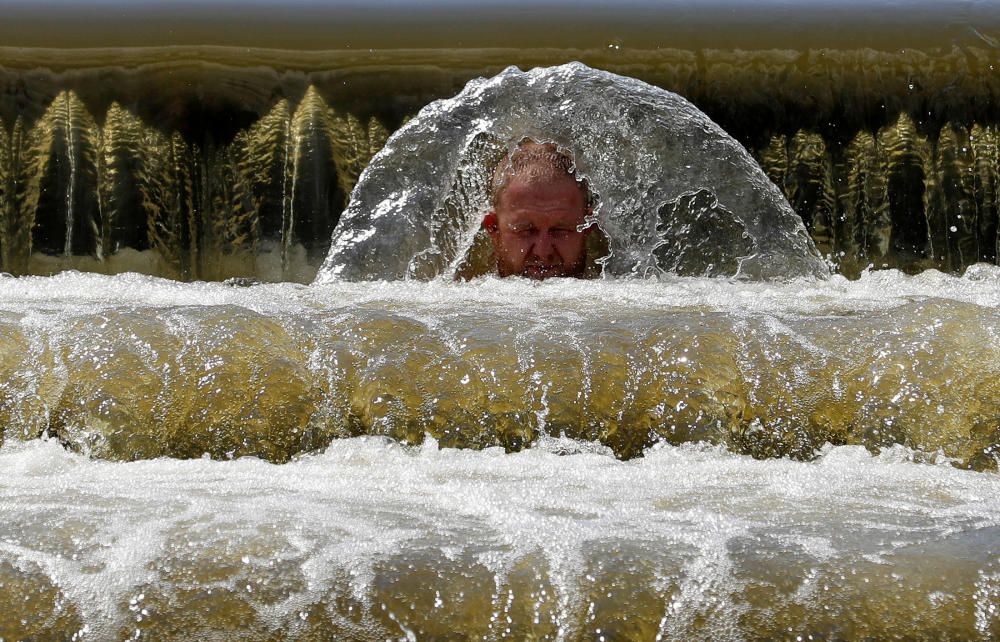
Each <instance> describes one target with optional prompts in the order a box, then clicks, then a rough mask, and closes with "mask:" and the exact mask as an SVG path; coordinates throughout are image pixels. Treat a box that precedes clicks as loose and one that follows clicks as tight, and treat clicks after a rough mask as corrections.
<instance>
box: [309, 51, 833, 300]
mask: <svg viewBox="0 0 1000 642" xmlns="http://www.w3.org/2000/svg"><path fill="white" fill-rule="evenodd" d="M525 136H527V137H531V138H533V139H535V140H546V141H554V142H556V143H558V144H560V145H561V146H563V147H564V148H566V149H568V150H569V151H571V152H573V153H574V157H575V160H576V164H577V169H578V171H579V172H580V173H582V174H583V175H585V176H586V177H587V178H588V180H589V181H590V184H591V187H592V189H593V190H594V191H595V192H596V194H597V196H598V201H597V205H596V207H595V213H594V216H595V218H596V221H597V223H598V225H599V226H600V227H601V228H602V229H603V230H604V232H605V233H606V235H607V237H608V241H609V245H610V254H609V255H608V256H607V257H605V258H604V259H603V268H604V275H605V276H628V275H639V276H647V275H650V274H655V273H672V274H691V275H706V276H719V275H725V276H739V277H748V278H788V277H795V276H823V275H826V274H827V273H828V268H827V266H826V265H825V264H824V263H823V261H822V259H821V258H820V256H819V254H818V252H817V251H816V249H815V247H814V246H813V244H812V241H811V240H810V239H809V236H808V234H807V233H806V230H805V227H804V226H803V224H802V221H801V219H799V217H798V216H797V215H796V214H795V212H794V211H793V210H792V209H791V207H790V206H789V205H788V203H787V201H785V199H784V197H783V196H782V195H781V193H780V192H779V190H778V188H777V187H776V186H775V185H774V184H773V183H771V182H770V181H769V180H768V179H767V177H766V176H765V175H764V173H763V171H762V170H761V169H760V167H759V166H758V165H757V164H756V163H755V162H754V161H753V159H752V158H751V157H750V155H749V154H748V153H747V151H746V150H745V149H744V148H743V147H742V146H741V145H740V144H739V143H738V142H736V141H735V140H734V139H733V138H732V137H730V136H729V135H728V134H726V133H725V132H724V131H723V130H722V129H721V128H720V127H719V126H718V125H716V124H715V123H713V122H712V121H711V120H710V119H709V118H708V117H707V116H706V115H705V114H704V113H702V112H701V111H699V110H698V109H697V108H695V107H694V106H693V105H692V104H691V103H689V102H688V101H687V100H685V99H684V98H682V97H680V96H678V95H676V94H673V93H671V92H668V91H665V90H662V89H659V88H656V87H653V86H651V85H648V84H646V83H643V82H641V81H638V80H635V79H632V78H625V77H622V76H618V75H615V74H612V73H608V72H604V71H599V70H595V69H591V68H589V67H587V66H585V65H583V64H581V63H569V64H566V65H562V66H559V67H551V68H540V69H533V70H531V71H528V72H523V71H521V70H519V69H517V68H516V67H511V68H508V69H507V70H505V71H504V72H503V73H500V74H498V75H497V76H494V77H493V78H489V79H478V80H475V81H472V82H470V83H469V84H468V85H467V86H466V88H465V89H464V91H462V92H461V93H460V94H459V95H457V96H456V97H454V98H452V99H449V100H440V101H436V102H434V103H432V104H430V105H428V106H427V107H426V108H425V109H424V110H423V111H421V112H420V114H419V115H418V116H417V117H416V118H414V119H413V120H412V121H410V123H408V124H407V125H406V126H405V127H403V128H402V129H401V130H399V131H398V132H397V133H396V134H395V135H393V137H392V138H391V139H390V140H389V142H388V143H387V144H386V146H385V147H384V148H383V149H382V150H381V151H380V152H379V153H378V154H376V156H375V157H374V158H373V159H372V162H371V164H370V165H369V166H368V168H367V169H366V170H365V172H364V174H363V175H362V176H361V179H360V180H359V182H358V185H357V187H356V188H355V190H354V192H353V194H352V196H351V202H350V204H349V205H348V207H347V209H346V210H345V212H344V214H343V215H342V216H341V220H340V224H339V225H338V227H337V229H336V230H335V231H334V237H333V243H332V245H331V249H330V254H329V256H328V257H327V259H326V262H325V264H324V266H323V268H322V269H321V271H320V274H319V275H318V277H317V281H318V282H327V281H331V280H337V279H347V280H365V279H399V278H407V277H415V278H431V277H435V276H438V275H441V274H449V273H450V272H452V271H454V270H455V269H456V267H457V264H458V263H459V262H460V261H461V260H462V259H463V257H464V255H465V252H466V251H467V250H468V248H469V247H470V245H471V244H472V239H473V236H474V234H475V232H476V229H477V227H478V224H479V221H480V218H481V216H482V214H483V213H484V212H485V210H486V207H487V194H486V191H487V184H488V179H487V176H488V174H489V166H490V164H491V159H492V162H493V163H495V162H496V160H497V158H498V157H499V155H502V153H503V149H504V145H505V144H515V143H516V141H519V140H521V139H522V138H523V137H525Z"/></svg>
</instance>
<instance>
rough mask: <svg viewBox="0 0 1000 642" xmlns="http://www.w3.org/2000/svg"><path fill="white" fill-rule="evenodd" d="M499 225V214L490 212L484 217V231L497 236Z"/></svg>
mask: <svg viewBox="0 0 1000 642" xmlns="http://www.w3.org/2000/svg"><path fill="white" fill-rule="evenodd" d="M498 225H499V224H498V223H497V213H496V212H492V211H491V212H489V213H488V214H486V216H484V217H483V229H484V230H486V231H487V232H489V233H490V234H496V233H497V230H498V229H499V226H498Z"/></svg>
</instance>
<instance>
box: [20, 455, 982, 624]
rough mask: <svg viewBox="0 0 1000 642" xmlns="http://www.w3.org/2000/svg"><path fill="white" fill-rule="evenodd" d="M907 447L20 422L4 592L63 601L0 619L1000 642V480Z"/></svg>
mask: <svg viewBox="0 0 1000 642" xmlns="http://www.w3.org/2000/svg"><path fill="white" fill-rule="evenodd" d="M913 457H914V454H913V453H912V452H909V451H906V450H905V449H900V448H896V449H890V450H888V451H887V452H885V453H883V454H882V455H880V456H878V457H873V456H871V455H870V454H869V453H867V452H866V451H865V450H864V449H862V448H858V447H839V448H831V449H828V450H827V451H825V452H824V454H823V455H822V456H821V457H820V458H819V459H817V460H816V461H813V462H809V463H803V462H793V461H788V460H770V461H757V460H753V459H751V458H748V457H743V456H737V455H733V454H729V453H727V452H725V451H724V450H722V449H718V448H711V447H700V446H686V447H680V448H675V447H660V448H654V449H653V450H652V451H650V452H647V453H646V456H645V457H643V458H641V459H638V460H633V461H629V462H622V461H619V460H616V459H615V458H614V457H613V456H611V455H610V453H608V452H607V450H606V449H605V448H603V447H601V446H600V445H597V444H591V443H584V442H575V441H571V440H559V439H547V440H543V441H542V442H541V443H539V444H537V445H536V447H534V448H531V449H529V450H526V451H523V452H520V453H515V454H505V453H504V452H503V451H502V450H499V449H487V450H485V451H469V450H455V449H441V448H439V447H438V446H437V444H436V443H433V442H428V443H425V444H424V445H423V446H421V447H416V448H409V447H404V446H400V445H398V444H396V443H393V442H389V441H385V440H382V439H378V438H359V439H349V440H339V441H336V442H334V443H333V444H332V445H331V446H330V447H329V448H328V449H326V450H325V451H324V452H323V453H319V454H316V455H310V456H306V457H303V458H301V459H299V460H297V461H294V462H292V463H289V464H285V465H272V464H268V463H265V462H262V461H259V460H256V459H243V460H238V461H231V462H214V461H209V460H190V461H179V460H169V459H163V460H155V461H145V462H135V463H111V462H102V461H94V460H89V459H87V458H85V457H83V456H80V455H76V454H71V453H68V452H66V451H65V450H64V449H63V448H62V447H60V446H59V445H57V444H56V443H54V442H53V441H37V440H36V441H33V442H29V443H18V442H12V443H8V444H7V445H6V446H5V447H4V448H3V450H0V470H3V471H4V473H3V475H2V476H0V577H3V576H4V575H6V576H7V577H5V578H4V582H5V584H4V586H6V587H7V588H6V591H5V588H3V587H0V594H3V593H4V592H6V595H5V598H6V599H13V598H14V597H20V596H27V598H25V599H26V600H27V599H29V598H32V597H35V596H39V595H41V596H43V597H44V596H47V595H50V593H51V597H50V599H49V600H48V601H46V600H45V599H41V600H37V601H36V604H38V603H40V604H41V608H42V611H43V612H42V613H40V614H39V613H34V614H32V613H19V612H18V611H17V609H15V610H14V611H13V612H12V611H11V610H10V609H7V610H6V611H5V613H4V615H0V632H2V633H0V634H2V635H4V636H5V637H9V638H10V639H16V638H17V637H19V635H18V632H21V635H23V634H24V633H31V632H32V631H33V629H31V628H28V627H25V626H23V625H19V624H18V619H20V618H22V617H24V616H25V615H33V616H41V619H43V620H44V618H45V617H49V621H55V620H56V619H57V618H56V617H55V615H58V614H60V613H61V614H63V616H64V617H63V620H61V621H62V622H64V623H65V625H66V627H68V628H64V629H62V631H64V632H69V631H70V629H73V628H74V627H79V629H80V630H81V631H83V632H84V635H83V636H82V637H83V638H84V639H113V638H116V637H125V636H129V635H131V636H133V637H140V636H147V637H150V638H151V639H163V638H164V637H166V638H171V637H176V636H177V635H178V632H179V631H187V632H188V633H189V634H191V635H194V634H196V633H199V632H200V633H201V634H205V633H206V632H208V631H212V630H215V631H220V630H223V631H224V630H226V628H227V627H228V626H232V625H233V619H234V618H235V619H236V622H237V623H238V627H239V628H238V629H235V630H239V631H240V634H239V637H241V639H263V638H264V637H265V636H266V635H272V636H279V637H285V638H296V637H301V636H308V635H309V634H311V635H314V636H315V635H317V634H321V633H323V632H325V633H326V634H328V635H333V637H338V635H339V636H346V637H350V638H356V639H376V638H379V639H385V638H388V637H392V638H400V639H406V638H409V639H413V638H414V637H415V638H416V639H436V636H443V635H445V634H446V633H449V632H455V631H461V632H464V633H467V634H475V635H476V637H478V636H479V635H480V634H482V635H484V636H485V637H486V638H487V639H501V638H504V637H511V638H513V639H523V638H524V637H525V636H528V635H535V636H538V637H540V638H545V637H549V638H553V639H599V638H600V635H601V633H600V631H603V632H604V633H605V634H606V636H609V637H608V638H607V639H636V638H634V637H632V636H633V635H636V634H637V635H639V636H640V639H652V638H653V637H658V639H693V638H706V639H708V638H710V639H745V638H753V637H776V636H789V637H793V638H794V636H795V635H808V634H816V635H820V636H822V637H855V636H861V635H865V634H867V635H874V636H876V637H887V636H896V635H901V636H903V637H906V635H904V634H906V633H907V632H909V633H911V634H913V637H914V638H920V637H935V636H939V637H945V638H949V637H950V638H954V639H958V638H967V639H972V638H978V639H990V638H991V636H995V635H996V634H997V633H998V631H1000V628H998V627H1000V611H998V609H1000V565H998V560H1000V499H998V498H1000V477H997V475H995V474H991V473H973V472H966V471H960V470H956V469H954V468H952V467H950V466H948V465H942V464H940V463H939V464H938V465H934V464H933V463H915V462H914V461H913ZM11 569H14V570H13V572H14V573H20V579H17V580H14V581H13V586H14V587H20V588H19V590H18V591H17V592H16V593H15V591H13V590H12V588H11V585H12V582H11V578H10V574H11V572H12V570H11ZM50 585H51V586H54V587H56V588H55V591H54V592H53V591H51V588H50ZM46 590H49V593H46ZM192 594H194V597H193V596H192ZM213 596H214V597H213ZM195 598H196V599H195ZM67 613H69V614H70V615H71V616H66V615H65V614H67ZM508 618H509V619H508ZM19 627H20V628H19ZM630 627H631V628H630ZM786 627H787V630H786ZM35 631H38V629H35ZM337 632H339V634H335V633H337ZM36 634H37V633H36ZM321 637H322V635H321ZM340 639H344V637H340Z"/></svg>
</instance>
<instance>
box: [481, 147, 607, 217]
mask: <svg viewBox="0 0 1000 642" xmlns="http://www.w3.org/2000/svg"><path fill="white" fill-rule="evenodd" d="M515 176H517V177H522V178H527V179H528V180H529V181H530V182H540V183H541V182H548V181H551V180H553V179H557V178H562V177H565V176H569V177H570V178H573V179H574V180H576V181H577V182H578V183H579V184H580V189H581V190H583V194H584V200H585V202H586V203H587V204H588V205H589V204H590V186H589V185H588V183H587V180H586V179H580V178H579V177H578V176H576V161H574V160H573V157H572V156H570V155H569V154H568V153H567V152H565V151H563V150H561V149H559V147H557V146H556V144H555V143H536V142H535V141H533V140H531V139H525V140H523V141H521V142H520V143H519V144H518V146H517V147H516V148H515V149H514V150H513V151H511V152H508V153H507V154H505V155H504V157H503V158H502V159H501V160H500V162H499V163H498V164H497V166H496V168H495V169H494V170H493V177H492V179H491V180H490V205H492V206H493V207H494V208H496V207H497V206H498V205H499V204H500V195H501V194H503V191H504V190H505V189H507V186H508V185H509V184H510V182H511V180H512V179H513V178H514V177H515Z"/></svg>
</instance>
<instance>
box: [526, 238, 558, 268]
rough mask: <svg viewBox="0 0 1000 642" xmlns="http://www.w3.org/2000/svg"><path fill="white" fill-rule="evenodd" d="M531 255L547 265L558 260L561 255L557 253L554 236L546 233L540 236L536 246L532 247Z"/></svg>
mask: <svg viewBox="0 0 1000 642" xmlns="http://www.w3.org/2000/svg"><path fill="white" fill-rule="evenodd" d="M530 255H531V256H534V257H535V258H538V259H541V260H542V261H545V262H546V263H552V262H553V261H554V260H555V259H557V258H558V257H559V253H558V252H557V251H556V244H555V239H554V238H553V237H552V235H551V234H548V233H545V232H543V233H541V234H539V235H538V238H537V239H536V240H535V243H534V245H532V246H531V252H530Z"/></svg>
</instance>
